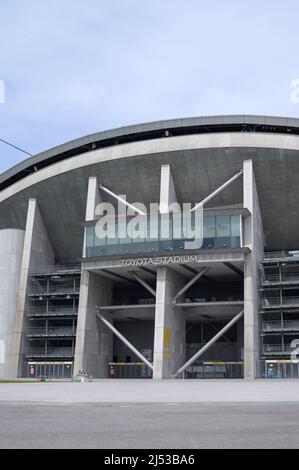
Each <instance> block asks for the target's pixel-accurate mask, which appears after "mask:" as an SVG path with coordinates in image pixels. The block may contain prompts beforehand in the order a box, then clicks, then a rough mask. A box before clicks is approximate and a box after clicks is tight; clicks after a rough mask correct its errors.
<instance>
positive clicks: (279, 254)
mask: <svg viewBox="0 0 299 470" xmlns="http://www.w3.org/2000/svg"><path fill="white" fill-rule="evenodd" d="M298 257H299V251H286V250H284V251H266V252H265V254H264V259H275V260H276V259H281V258H298Z"/></svg>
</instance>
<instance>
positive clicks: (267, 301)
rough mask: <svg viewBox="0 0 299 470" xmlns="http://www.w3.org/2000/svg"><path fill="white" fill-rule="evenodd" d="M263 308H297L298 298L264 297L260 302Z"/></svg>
mask: <svg viewBox="0 0 299 470" xmlns="http://www.w3.org/2000/svg"><path fill="white" fill-rule="evenodd" d="M262 304H263V307H264V308H267V307H280V306H282V307H283V306H294V307H299V297H283V298H282V299H281V298H280V297H266V298H264V299H263V300H262Z"/></svg>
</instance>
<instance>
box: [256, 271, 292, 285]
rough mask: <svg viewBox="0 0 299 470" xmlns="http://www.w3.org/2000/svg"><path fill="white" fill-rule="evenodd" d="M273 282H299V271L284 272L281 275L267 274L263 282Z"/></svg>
mask: <svg viewBox="0 0 299 470" xmlns="http://www.w3.org/2000/svg"><path fill="white" fill-rule="evenodd" d="M271 282H276V283H277V282H299V273H283V274H282V275H281V277H280V275H279V274H266V276H265V278H264V279H263V280H262V283H263V284H267V283H271Z"/></svg>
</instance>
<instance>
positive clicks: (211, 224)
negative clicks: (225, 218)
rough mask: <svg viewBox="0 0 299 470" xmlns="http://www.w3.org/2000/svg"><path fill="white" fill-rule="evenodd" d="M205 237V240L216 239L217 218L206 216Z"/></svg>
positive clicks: (204, 224)
mask: <svg viewBox="0 0 299 470" xmlns="http://www.w3.org/2000/svg"><path fill="white" fill-rule="evenodd" d="M203 236H204V238H215V237H216V227H215V216H210V215H209V216H205V217H204V219H203Z"/></svg>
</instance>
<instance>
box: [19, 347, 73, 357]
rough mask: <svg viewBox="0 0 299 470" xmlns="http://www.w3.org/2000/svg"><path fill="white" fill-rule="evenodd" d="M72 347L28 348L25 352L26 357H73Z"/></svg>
mask: <svg viewBox="0 0 299 470" xmlns="http://www.w3.org/2000/svg"><path fill="white" fill-rule="evenodd" d="M73 356H74V350H73V349H72V348H48V349H46V348H30V349H28V351H27V352H26V357H59V358H62V357H73Z"/></svg>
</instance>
